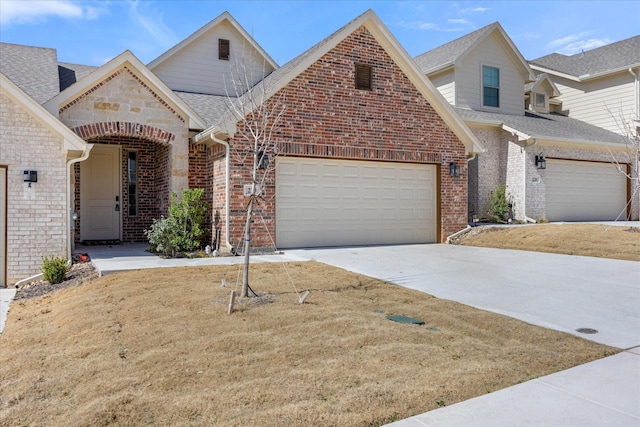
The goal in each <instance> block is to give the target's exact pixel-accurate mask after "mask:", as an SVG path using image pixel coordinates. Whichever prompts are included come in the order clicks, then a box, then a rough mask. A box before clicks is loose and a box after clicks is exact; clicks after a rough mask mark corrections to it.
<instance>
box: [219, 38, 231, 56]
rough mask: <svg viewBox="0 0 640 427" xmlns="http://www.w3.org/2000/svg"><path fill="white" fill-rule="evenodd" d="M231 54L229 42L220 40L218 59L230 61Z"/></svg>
mask: <svg viewBox="0 0 640 427" xmlns="http://www.w3.org/2000/svg"><path fill="white" fill-rule="evenodd" d="M229 53H230V45H229V40H226V39H218V59H222V60H224V61H228V60H229Z"/></svg>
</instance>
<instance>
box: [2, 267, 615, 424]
mask: <svg viewBox="0 0 640 427" xmlns="http://www.w3.org/2000/svg"><path fill="white" fill-rule="evenodd" d="M286 267H287V269H288V272H289V274H290V276H291V278H292V279H293V282H294V284H295V286H296V287H297V288H298V289H299V290H300V292H303V291H304V290H311V294H310V296H309V297H308V298H307V300H306V302H305V303H304V304H299V303H298V295H297V294H296V293H295V292H294V289H293V286H292V284H291V283H290V282H289V281H288V275H287V273H286V272H285V270H284V266H283V265H282V264H278V263H275V264H258V265H254V266H252V267H251V271H252V273H251V274H252V286H253V287H254V288H255V289H256V290H257V291H259V292H264V293H268V295H265V296H263V297H262V298H260V299H259V300H257V299H255V298H254V299H246V300H242V301H240V304H239V306H238V311H236V312H235V313H233V314H232V315H228V314H227V304H228V298H229V294H230V289H231V288H233V287H234V286H235V284H234V283H235V281H236V278H237V275H238V267H228V266H218V267H202V268H174V269H157V270H145V271H134V272H126V273H118V274H113V275H108V276H105V277H102V278H99V279H96V280H93V281H91V282H89V283H84V284H83V285H81V286H78V287H69V288H66V289H62V290H58V291H56V292H54V293H53V294H50V295H47V296H44V297H37V298H31V299H26V300H18V301H14V303H13V304H12V308H11V312H10V313H9V318H8V321H7V325H6V328H5V331H4V333H3V334H2V336H1V337H0V360H1V361H2V362H1V363H0V379H1V380H0V425H2V426H22V425H24V426H26V425H29V426H62V425H64V426H116V425H117V426H145V425H156V426H212V425H219V426H277V425H280V426H377V425H382V424H385V423H388V422H391V421H394V420H397V419H402V418H406V417H409V416H411V415H415V414H419V413H422V412H425V411H428V410H431V409H435V408H437V407H439V406H444V405H449V404H452V403H455V402H459V401H462V400H466V399H469V398H472V397H474V396H478V395H482V394H485V393H490V392H493V391H496V390H499V389H501V388H504V387H507V386H511V385H514V384H517V383H520V382H522V381H527V380H530V379H532V378H536V377H540V376H543V375H547V374H550V373H553V372H557V371H559V370H563V369H567V368H569V367H572V366H576V365H578V364H582V363H586V362H589V361H591V360H595V359H599V358H602V357H604V356H607V355H610V354H614V353H616V352H617V351H618V350H617V349H614V348H610V347H607V346H603V345H600V344H596V343H593V342H590V341H587V340H584V339H581V338H578V337H574V336H571V335H568V334H564V333H560V332H555V331H551V330H547V329H543V328H540V327H535V326H531V325H528V324H526V323H523V322H521V321H518V320H514V319H511V318H508V317H504V316H500V315H497V314H492V313H488V312H485V311H481V310H477V309H474V308H470V307H468V306H464V305H462V304H458V303H454V302H451V301H445V300H440V299H436V298H434V297H431V296H429V295H426V294H423V293H419V292H417V291H413V290H409V289H405V288H402V287H399V286H396V285H393V284H389V283H385V282H382V281H380V280H376V279H372V278H368V277H365V276H361V275H357V274H354V273H350V272H347V271H344V270H341V269H337V268H333V267H329V266H326V265H323V264H320V263H315V262H306V263H289V264H286ZM222 278H226V280H227V282H228V283H229V284H230V285H231V287H227V288H222V287H221V286H220V282H221V279H222ZM250 301H252V302H254V303H250ZM256 301H259V302H260V303H256ZM389 314H404V315H407V316H411V317H415V318H419V319H422V320H424V321H425V322H426V324H425V325H412V324H401V323H395V322H392V321H389V320H387V319H386V315H389Z"/></svg>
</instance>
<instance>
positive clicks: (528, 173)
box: [415, 23, 639, 222]
mask: <svg viewBox="0 0 640 427" xmlns="http://www.w3.org/2000/svg"><path fill="white" fill-rule="evenodd" d="M415 60H416V62H417V63H418V65H419V66H420V67H421V68H422V70H423V71H424V72H425V74H426V75H427V76H428V77H429V78H430V79H431V80H432V81H433V82H434V84H435V85H436V87H438V89H439V90H440V92H441V93H442V95H443V96H444V97H445V98H446V99H447V101H448V102H449V103H451V104H452V105H454V106H455V107H456V111H457V112H458V114H460V116H461V117H462V118H463V119H464V120H465V122H466V123H467V125H468V126H469V127H470V128H471V129H472V131H473V132H474V133H475V135H476V136H477V137H478V139H479V140H480V141H481V142H482V144H483V145H484V146H485V148H486V149H487V151H486V152H484V153H480V154H478V155H477V156H475V157H473V158H471V159H469V219H470V220H471V219H472V217H478V218H480V219H482V218H483V217H484V216H485V215H486V214H487V211H488V207H489V202H490V199H491V195H492V193H493V191H495V189H496V187H497V186H498V185H500V184H504V185H506V187H507V194H508V198H509V201H510V205H511V212H510V218H512V219H514V220H520V221H531V222H534V221H536V220H538V219H548V220H551V221H586V220H622V219H638V204H639V203H638V198H637V197H632V196H631V195H632V194H636V192H637V179H636V180H629V179H627V178H626V176H625V173H628V174H632V175H633V176H637V170H635V168H636V166H635V163H634V162H629V161H627V159H628V157H627V154H628V150H627V146H626V145H625V141H624V139H623V138H621V137H620V135H618V134H616V133H614V132H611V131H610V130H607V129H606V128H605V127H602V126H600V125H601V124H603V122H601V121H596V120H594V123H588V121H587V120H586V118H585V117H587V116H586V115H583V116H581V117H576V115H574V114H573V113H574V108H575V107H571V108H570V109H569V110H570V111H569V113H570V114H569V116H568V117H567V115H566V113H567V111H566V110H567V103H566V101H563V99H562V98H561V97H562V96H566V94H565V92H564V91H565V90H567V88H566V87H565V86H563V85H562V84H560V83H558V80H557V79H556V76H555V75H552V74H551V72H550V71H549V70H546V69H545V70H544V71H545V73H540V75H536V74H535V73H534V70H533V69H532V68H531V67H530V66H529V64H528V63H527V62H526V61H525V60H524V58H523V57H522V55H521V54H520V52H519V51H518V49H517V48H516V46H515V45H514V44H513V42H512V41H511V39H510V38H509V36H508V35H507V34H506V33H505V31H504V30H503V29H502V27H501V26H500V24H499V23H494V24H491V25H488V26H486V27H483V28H481V29H479V30H477V31H475V32H473V33H470V34H468V35H466V36H464V37H461V38H459V39H456V40H454V41H452V42H450V43H447V44H445V45H443V46H440V47H438V48H436V49H433V50H432V51H429V52H426V53H424V54H422V55H419V56H418V57H416V58H415ZM620 71H621V70H618V77H621V75H620V73H619V72H620ZM624 71H625V72H626V73H627V76H628V77H629V78H631V77H632V73H631V72H630V71H632V70H624ZM564 77H566V76H563V78H564ZM622 80H626V83H623V82H622V81H620V83H621V84H620V85H619V86H618V87H617V88H616V90H609V91H608V92H607V95H606V96H607V97H611V98H609V100H608V102H609V105H611V106H612V105H614V104H615V105H621V106H623V108H627V107H624V106H630V105H631V104H632V102H631V101H632V100H633V99H634V96H633V93H632V92H628V93H625V95H622V93H621V89H622V88H628V87H629V84H631V81H630V79H628V78H624V79H622ZM610 81H611V82H615V81H618V80H616V78H614V77H613V76H611V78H610ZM584 88H587V85H586V84H585V85H583V89H584ZM589 89H590V90H591V89H595V87H590V88H589ZM585 93H586V95H585V96H589V97H590V98H589V103H588V104H590V105H592V106H593V105H599V104H600V105H601V103H602V101H603V100H602V95H603V94H602V93H599V92H598V90H591V91H585ZM569 95H571V93H569ZM616 96H618V98H616ZM579 102H585V101H579ZM585 103H586V102H585ZM603 110H605V109H604V108H603V107H600V108H599V109H598V111H597V112H594V111H593V109H592V110H591V113H590V114H591V116H590V117H595V116H597V115H600V117H601V118H602V117H603V114H602V111H603ZM625 111H628V110H625ZM560 112H561V113H562V114H559V113H560ZM617 163H619V165H618V164H617ZM619 168H620V169H621V170H619Z"/></svg>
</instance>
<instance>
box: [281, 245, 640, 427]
mask: <svg viewBox="0 0 640 427" xmlns="http://www.w3.org/2000/svg"><path fill="white" fill-rule="evenodd" d="M287 255H288V256H289V257H299V258H301V259H313V260H316V261H319V262H323V263H326V264H330V265H334V266H337V267H341V268H344V269H347V270H351V271H354V272H357V273H361V274H365V275H368V276H372V277H377V278H380V279H383V280H386V281H389V282H393V283H396V284H398V285H401V286H405V287H408V288H412V289H417V290H420V291H423V292H426V293H428V294H431V295H433V296H436V297H438V298H444V299H449V300H453V301H458V302H461V303H463V304H466V305H470V306H473V307H477V308H480V309H483V310H488V311H492V312H495V313H500V314H504V315H507V316H510V317H514V318H516V319H520V320H523V321H525V322H528V323H531V324H535V325H539V326H543V327H547V328H551V329H555V330H559V331H564V332H568V333H571V334H574V335H577V336H581V337H583V338H586V339H589V340H593V341H596V342H599V343H602V344H607V345H611V346H614V347H618V348H621V349H625V350H626V351H624V352H621V353H619V354H617V355H615V356H610V357H607V358H605V359H601V360H597V361H595V362H591V363H588V364H585V365H582V366H577V367H575V368H573V369H569V370H566V371H562V372H558V373H556V374H552V375H548V376H546V377H542V378H538V379H535V380H531V381H527V382H525V383H522V384H519V385H516V386H513V387H509V388H506V389H503V390H500V391H498V392H494V393H491V394H487V395H484V396H480V397H477V398H475V399H470V400H467V401H465V402H461V403H458V404H455V405H451V406H448V407H445V408H440V409H436V410H433V411H430V412H427V413H424V414H421V415H417V416H414V417H411V418H407V419H405V420H401V421H398V422H395V423H393V424H391V425H392V426H394V427H419V426H421V427H424V426H430V427H435V426H443V427H444V426H447V427H451V426H487V427H495V426H516V425H517V426H566V427H584V426H613V425H615V426H619V427H621V426H629V427H638V426H640V263H639V262H632V261H618V260H608V259H600V258H590V257H579V256H568V255H555V254H544V253H534V252H524V251H510V250H500V249H487V248H474V247H467V246H453V245H412V246H389V247H368V248H338V249H308V250H304V249H301V250H293V251H287ZM424 320H425V321H426V322H427V323H428V321H429V319H428V317H427V318H425V319H424ZM580 328H589V329H595V330H597V331H598V333H596V334H589V335H585V334H582V333H579V332H577V329H580Z"/></svg>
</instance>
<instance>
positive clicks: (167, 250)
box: [144, 188, 209, 257]
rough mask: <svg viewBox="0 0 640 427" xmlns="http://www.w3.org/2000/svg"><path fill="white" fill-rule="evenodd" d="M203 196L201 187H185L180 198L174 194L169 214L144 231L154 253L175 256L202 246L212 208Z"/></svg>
mask: <svg viewBox="0 0 640 427" xmlns="http://www.w3.org/2000/svg"><path fill="white" fill-rule="evenodd" d="M203 197H204V190H203V189H201V188H195V189H192V190H188V189H185V190H182V200H180V201H176V199H177V195H176V194H175V193H174V194H172V196H171V205H170V206H169V217H168V218H164V217H162V218H160V219H156V220H154V221H153V224H152V225H151V228H150V229H149V230H146V231H145V232H144V233H145V235H146V236H147V239H149V243H150V244H151V251H152V252H157V253H162V254H164V255H168V256H173V257H175V256H177V255H178V254H180V253H184V252H190V251H194V250H196V249H198V248H200V246H201V239H202V237H203V236H204V234H205V229H204V225H205V222H206V213H207V210H208V209H209V206H208V205H207V203H206V202H205V201H204V200H202V199H203Z"/></svg>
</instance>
